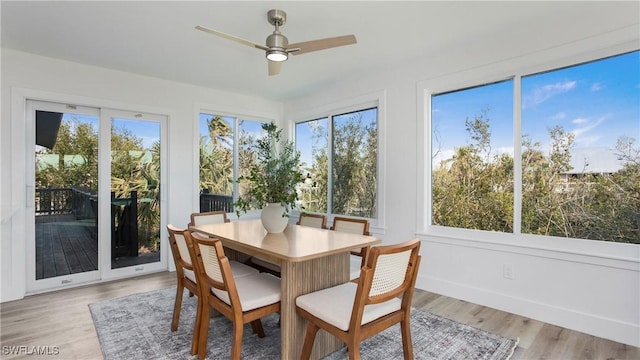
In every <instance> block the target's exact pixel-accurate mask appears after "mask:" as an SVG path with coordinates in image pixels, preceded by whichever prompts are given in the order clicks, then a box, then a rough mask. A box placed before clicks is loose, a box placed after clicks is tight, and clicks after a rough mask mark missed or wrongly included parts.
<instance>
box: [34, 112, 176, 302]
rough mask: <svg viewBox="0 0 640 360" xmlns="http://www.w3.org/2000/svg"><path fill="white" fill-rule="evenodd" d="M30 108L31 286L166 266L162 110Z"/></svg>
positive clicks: (69, 283)
mask: <svg viewBox="0 0 640 360" xmlns="http://www.w3.org/2000/svg"><path fill="white" fill-rule="evenodd" d="M27 107H28V112H27V119H26V120H27V121H26V124H27V129H28V133H29V134H30V136H29V137H28V139H27V148H28V149H30V151H29V153H28V154H29V157H28V159H27V161H28V163H30V165H29V166H27V179H28V184H27V193H28V196H29V199H28V203H29V204H30V205H31V208H32V210H33V211H28V214H27V217H28V221H27V229H26V239H27V253H28V255H27V264H28V265H27V277H28V281H27V291H28V292H34V291H42V290H47V289H54V288H60V287H65V286H72V285H75V284H78V283H86V282H92V281H98V280H101V279H109V278H115V277H123V276H129V275H133V274H140V273H147V272H152V271H157V270H162V269H166V267H167V256H166V254H165V252H166V246H164V245H163V244H162V243H163V241H162V236H161V234H162V233H164V232H163V231H162V229H164V226H166V225H165V223H164V221H163V214H164V212H163V210H164V201H163V200H164V197H163V196H161V195H162V191H161V190H162V187H161V184H163V183H165V181H164V177H165V176H166V174H165V172H164V171H163V168H164V157H165V153H166V152H165V151H164V148H165V146H166V141H164V140H163V137H164V133H165V131H164V129H165V128H166V116H160V115H155V114H143V113H134V112H130V111H120V110H112V109H100V108H91V107H81V106H75V105H67V104H58V103H52V102H43V101H28V102H27ZM165 243H166V240H165Z"/></svg>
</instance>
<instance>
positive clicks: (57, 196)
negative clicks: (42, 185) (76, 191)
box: [35, 188, 73, 215]
mask: <svg viewBox="0 0 640 360" xmlns="http://www.w3.org/2000/svg"><path fill="white" fill-rule="evenodd" d="M35 199H36V201H35V202H36V203H35V208H36V215H61V214H71V213H72V210H73V201H72V199H73V190H72V189H71V188H47V189H36V196H35Z"/></svg>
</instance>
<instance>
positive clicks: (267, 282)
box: [211, 273, 280, 311]
mask: <svg viewBox="0 0 640 360" xmlns="http://www.w3.org/2000/svg"><path fill="white" fill-rule="evenodd" d="M235 282H236V289H237V290H238V297H239V298H240V304H241V307H242V311H249V310H253V309H257V308H259V307H262V306H267V305H271V304H274V303H277V302H278V301H280V279H278V278H277V277H275V276H273V275H270V274H265V273H258V274H256V275H249V276H244V277H241V278H236V279H235ZM211 291H213V293H214V294H215V295H216V296H217V297H218V298H219V299H220V300H222V301H224V302H225V303H227V304H229V305H231V302H230V301H229V294H228V293H227V292H226V291H221V290H218V289H215V288H212V289H211Z"/></svg>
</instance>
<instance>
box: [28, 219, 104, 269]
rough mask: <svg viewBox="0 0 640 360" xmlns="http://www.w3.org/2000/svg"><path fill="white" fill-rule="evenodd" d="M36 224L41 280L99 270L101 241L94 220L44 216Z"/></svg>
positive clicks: (37, 260)
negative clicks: (99, 245)
mask: <svg viewBox="0 0 640 360" xmlns="http://www.w3.org/2000/svg"><path fill="white" fill-rule="evenodd" d="M35 225H36V279H37V280H40V279H47V278H51V277H56V276H61V275H69V274H76V273H81V272H87V271H93V270H98V240H97V236H96V235H95V233H93V232H94V231H95V227H94V226H95V225H94V224H93V223H92V221H91V220H76V219H75V218H74V216H73V215H70V214H69V215H41V216H36V224H35ZM92 233H93V234H92Z"/></svg>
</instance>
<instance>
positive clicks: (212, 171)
mask: <svg viewBox="0 0 640 360" xmlns="http://www.w3.org/2000/svg"><path fill="white" fill-rule="evenodd" d="M207 128H208V130H209V136H208V137H207V136H201V137H200V189H201V190H203V189H207V190H209V192H210V193H212V194H222V195H231V194H232V193H233V129H231V126H230V125H229V123H227V122H226V121H225V120H224V119H223V118H222V117H220V116H217V115H216V116H214V117H212V118H210V119H208V120H207Z"/></svg>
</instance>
